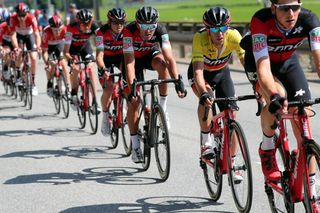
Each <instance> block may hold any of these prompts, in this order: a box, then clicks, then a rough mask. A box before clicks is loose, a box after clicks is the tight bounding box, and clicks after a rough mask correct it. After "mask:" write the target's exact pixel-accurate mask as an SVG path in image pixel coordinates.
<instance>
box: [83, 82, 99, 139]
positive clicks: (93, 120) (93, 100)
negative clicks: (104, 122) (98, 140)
mask: <svg viewBox="0 0 320 213" xmlns="http://www.w3.org/2000/svg"><path fill="white" fill-rule="evenodd" d="M86 84H87V89H88V91H87V95H88V102H89V110H88V115H89V116H88V117H89V121H90V127H91V131H92V133H91V134H93V135H94V134H96V133H97V131H98V114H99V112H98V103H97V96H96V91H95V90H94V87H93V84H92V82H91V81H87V82H86Z"/></svg>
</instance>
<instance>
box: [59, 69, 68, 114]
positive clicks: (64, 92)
mask: <svg viewBox="0 0 320 213" xmlns="http://www.w3.org/2000/svg"><path fill="white" fill-rule="evenodd" d="M59 81H60V85H59V94H60V95H59V99H60V101H61V105H62V111H63V115H64V118H68V117H69V114H70V102H69V86H68V84H67V80H66V78H65V76H64V74H63V72H62V71H60V76H59Z"/></svg>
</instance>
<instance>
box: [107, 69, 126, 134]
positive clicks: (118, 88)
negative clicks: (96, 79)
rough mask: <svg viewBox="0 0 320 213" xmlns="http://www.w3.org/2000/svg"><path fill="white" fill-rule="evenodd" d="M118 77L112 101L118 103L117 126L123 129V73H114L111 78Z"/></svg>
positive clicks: (113, 89)
mask: <svg viewBox="0 0 320 213" xmlns="http://www.w3.org/2000/svg"><path fill="white" fill-rule="evenodd" d="M115 76H117V77H118V80H117V81H116V82H114V83H113V87H112V97H111V98H112V100H113V101H116V103H117V106H116V108H117V115H116V125H117V127H118V128H121V126H122V116H123V115H122V111H121V101H122V91H123V88H124V86H123V79H122V73H113V74H110V75H109V77H115Z"/></svg>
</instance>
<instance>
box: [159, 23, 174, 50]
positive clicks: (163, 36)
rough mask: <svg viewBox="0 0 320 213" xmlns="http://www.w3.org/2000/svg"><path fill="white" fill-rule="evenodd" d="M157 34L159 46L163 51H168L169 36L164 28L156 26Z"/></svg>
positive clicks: (169, 46) (169, 45)
mask: <svg viewBox="0 0 320 213" xmlns="http://www.w3.org/2000/svg"><path fill="white" fill-rule="evenodd" d="M157 33H158V35H159V38H160V42H159V43H160V46H161V48H163V49H169V48H171V44H170V40H169V34H168V31H167V29H166V27H165V26H163V25H161V24H159V25H158V29H157Z"/></svg>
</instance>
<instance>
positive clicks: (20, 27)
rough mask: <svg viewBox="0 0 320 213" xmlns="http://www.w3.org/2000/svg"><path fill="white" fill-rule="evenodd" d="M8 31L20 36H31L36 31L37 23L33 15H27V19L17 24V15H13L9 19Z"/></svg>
mask: <svg viewBox="0 0 320 213" xmlns="http://www.w3.org/2000/svg"><path fill="white" fill-rule="evenodd" d="M10 30H11V31H12V32H15V31H16V32H17V33H18V34H20V35H23V36H25V35H31V34H32V33H34V32H36V31H38V23H37V19H36V17H34V15H33V14H31V13H27V17H26V19H25V20H24V21H23V22H19V19H18V16H17V14H13V15H12V16H11V17H10Z"/></svg>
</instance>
